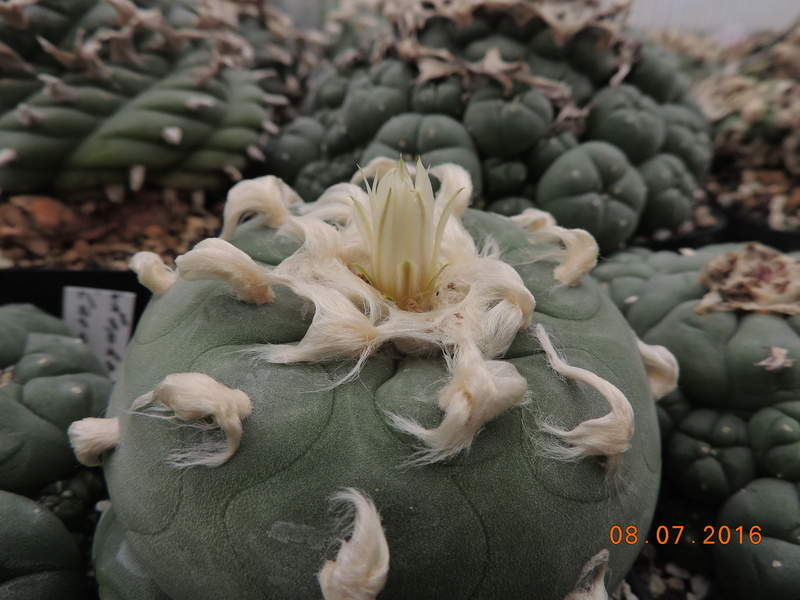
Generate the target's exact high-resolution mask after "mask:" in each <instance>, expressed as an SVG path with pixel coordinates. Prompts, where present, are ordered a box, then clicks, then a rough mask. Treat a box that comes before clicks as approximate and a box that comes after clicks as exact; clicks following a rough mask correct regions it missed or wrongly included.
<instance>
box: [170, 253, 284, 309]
mask: <svg viewBox="0 0 800 600" xmlns="http://www.w3.org/2000/svg"><path fill="white" fill-rule="evenodd" d="M175 262H176V264H177V265H178V274H179V275H180V276H181V277H182V278H183V279H186V280H187V281H200V280H219V281H224V282H225V283H227V284H228V285H230V286H231V288H233V291H234V292H235V293H236V297H237V298H238V299H239V300H241V301H242V302H248V303H250V304H265V303H267V302H271V301H272V300H273V299H274V298H275V294H274V293H273V292H272V288H271V287H270V284H273V283H279V281H278V280H276V279H275V278H274V277H273V276H271V273H270V271H269V270H268V269H266V268H265V267H263V266H261V265H259V264H258V263H257V262H256V261H254V260H253V259H252V258H250V256H248V255H247V254H246V253H244V252H242V251H241V250H239V249H238V248H237V247H235V246H234V245H232V244H230V243H229V242H226V241H225V240H222V239H219V238H209V239H206V240H203V241H202V242H200V243H199V244H197V245H196V246H195V247H194V249H193V250H190V251H189V252H187V253H186V254H184V255H183V256H179V257H178V258H177V259H176V260H175Z"/></svg>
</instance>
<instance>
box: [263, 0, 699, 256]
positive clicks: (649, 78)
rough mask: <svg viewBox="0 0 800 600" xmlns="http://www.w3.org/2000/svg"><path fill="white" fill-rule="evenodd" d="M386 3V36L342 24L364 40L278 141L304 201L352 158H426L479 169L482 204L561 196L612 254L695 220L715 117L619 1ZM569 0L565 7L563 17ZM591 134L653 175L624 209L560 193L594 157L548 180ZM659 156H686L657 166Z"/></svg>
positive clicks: (567, 211)
mask: <svg viewBox="0 0 800 600" xmlns="http://www.w3.org/2000/svg"><path fill="white" fill-rule="evenodd" d="M379 4H380V5H381V6H382V13H380V14H379V17H381V18H382V19H385V22H386V23H387V24H386V25H385V27H384V29H383V31H380V30H379V28H377V27H376V26H375V25H374V24H373V25H372V26H371V27H363V28H361V29H358V28H355V27H352V28H348V27H347V26H344V32H343V33H340V35H343V36H346V37H347V39H353V37H354V35H355V33H356V32H357V31H363V33H362V36H363V37H362V38H361V42H362V43H361V45H360V46H358V47H357V48H358V50H353V49H350V51H349V52H341V53H340V54H339V55H338V56H337V57H334V59H333V64H335V65H336V67H335V68H330V69H329V70H328V72H327V74H325V75H323V76H321V77H319V78H318V79H317V80H316V81H315V83H314V84H313V86H312V89H311V99H310V101H309V102H308V103H307V106H306V110H305V117H304V118H303V120H302V126H297V127H296V126H293V125H289V126H288V127H287V128H286V130H285V131H284V132H283V133H282V135H281V136H280V137H279V138H277V139H275V140H274V141H273V142H271V143H270V146H269V149H268V150H269V152H268V156H269V162H268V164H267V165H266V168H267V171H266V172H270V173H274V174H276V175H278V176H280V177H282V178H283V179H285V180H286V181H288V182H289V183H290V184H292V185H294V186H295V187H296V188H297V190H298V192H299V193H300V194H301V195H302V196H303V197H304V198H305V199H306V200H309V201H310V200H313V199H315V198H316V197H317V196H318V195H319V194H320V193H321V192H322V191H323V190H324V189H325V188H327V187H328V186H329V185H332V184H334V183H337V182H338V181H342V180H343V179H342V169H340V168H337V167H336V165H337V164H339V160H340V158H341V157H344V156H347V159H348V161H349V160H351V157H353V156H354V157H355V158H356V160H357V161H359V162H360V163H362V164H365V163H366V162H368V161H369V160H370V159H372V158H374V157H375V156H379V155H383V156H389V157H391V158H395V157H396V156H398V155H399V154H408V155H414V154H415V153H421V154H422V156H423V158H424V160H426V161H428V162H429V163H430V164H434V165H435V164H441V163H443V162H447V161H449V160H456V161H457V162H459V164H461V165H462V166H464V167H465V168H467V169H468V170H469V171H470V173H471V175H472V178H473V181H474V184H475V198H474V199H473V204H474V205H475V206H484V207H488V208H489V209H490V210H497V211H501V212H503V213H504V214H516V212H519V211H520V210H521V209H522V208H524V207H531V206H541V207H544V206H545V204H547V207H546V208H547V210H548V211H551V212H553V213H554V214H556V215H557V218H558V221H559V223H561V224H562V225H565V226H568V227H587V228H588V229H589V231H590V232H591V233H592V234H593V235H595V237H597V239H598V240H599V241H600V246H601V250H603V251H610V250H612V249H615V248H616V247H618V246H619V245H620V244H622V243H623V242H624V241H625V240H627V239H628V238H630V237H631V236H632V235H633V234H634V232H636V231H639V232H641V233H642V234H647V235H649V234H651V233H653V232H654V231H655V230H662V229H666V230H674V229H675V228H677V226H678V225H679V224H680V222H682V221H683V220H685V219H686V218H687V217H688V215H689V207H688V206H687V202H688V203H691V202H692V201H693V199H694V195H695V194H696V192H697V189H698V185H697V180H698V178H700V177H702V176H703V175H704V174H705V172H706V171H707V169H708V167H709V163H710V156H711V141H710V137H709V135H708V131H707V124H706V121H705V117H704V116H703V115H702V112H701V111H700V110H699V108H698V107H697V105H696V103H695V102H694V101H693V100H692V98H691V94H690V91H689V82H688V80H687V79H686V78H685V77H684V76H683V75H682V74H681V73H680V69H679V66H678V63H677V61H676V60H674V59H673V58H672V57H671V56H670V55H669V54H668V53H667V52H666V51H663V50H661V49H660V48H658V47H656V46H655V45H653V44H652V43H649V42H647V41H646V40H644V41H643V40H640V39H638V38H637V37H636V36H634V35H633V34H631V33H630V32H628V31H625V30H623V27H622V15H621V12H620V10H619V9H608V10H606V9H600V8H598V7H597V6H596V5H595V4H594V3H589V2H580V1H573V2H560V3H555V2H536V1H528V2H520V3H515V4H513V6H512V5H511V4H509V3H506V2H493V1H492V0H487V1H486V2H483V3H458V2H455V3H448V4H446V5H444V4H442V5H439V4H438V3H425V2H411V3H394V2H383V3H379ZM556 6H557V9H558V10H561V11H562V12H563V14H564V15H566V16H562V17H563V18H561V19H560V20H559V19H557V18H555V17H554V16H553V14H554V13H553V11H554V10H556ZM355 10H356V11H357V10H359V9H358V8H357V9H355ZM360 10H361V13H363V12H364V8H363V6H362V7H360ZM409 15H410V16H409ZM336 17H337V18H339V19H343V17H342V15H341V14H339V13H336ZM341 30H342V27H340V28H339V29H338V31H340V32H341ZM356 37H357V36H356ZM331 46H332V47H333V48H340V46H339V45H338V44H337V41H336V40H334V41H333V42H332V43H331ZM312 122H314V123H315V125H314V126H312V125H311V123H312ZM420 124H422V125H420ZM465 133H466V135H465ZM443 140H446V142H445V141H443ZM586 142H592V143H597V142H605V143H607V144H609V145H611V146H613V147H614V148H616V149H617V150H619V151H621V154H622V158H619V157H617V155H616V153H614V152H610V153H609V157H608V160H609V161H612V162H620V166H619V168H621V169H623V170H624V171H625V172H626V173H629V174H628V175H627V176H628V178H637V179H641V177H642V176H645V177H646V182H645V183H641V182H639V183H638V185H637V187H639V188H641V191H638V192H637V193H636V194H635V198H633V199H628V198H626V199H625V200H624V201H623V203H624V204H626V205H627V206H628V208H627V210H626V211H625V212H626V214H625V215H624V216H620V215H619V214H617V211H616V210H615V209H614V208H613V206H615V205H616V204H617V202H615V201H614V200H608V199H607V198H606V196H605V194H606V190H604V189H602V186H599V187H600V189H597V188H598V186H588V187H587V189H585V190H581V193H580V196H579V197H580V198H581V200H580V201H578V200H576V199H575V198H576V197H577V196H568V197H567V198H564V199H562V198H560V197H558V198H557V197H555V196H554V195H553V194H552V193H549V189H547V188H549V187H564V186H569V185H570V184H569V183H568V182H567V181H564V177H565V176H566V174H569V173H572V172H576V173H578V175H577V177H579V178H581V179H583V180H586V179H592V178H593V177H595V175H594V167H593V166H592V165H591V164H588V163H586V161H584V160H582V159H581V158H580V157H582V156H583V155H582V154H580V153H575V154H571V155H570V156H571V157H573V158H563V160H562V161H561V162H560V163H559V166H558V170H559V172H560V173H561V175H555V174H551V175H550V176H549V178H548V181H549V183H548V184H547V185H545V184H544V183H543V182H544V178H545V175H546V174H547V171H548V168H549V167H551V166H552V168H553V169H556V166H555V165H554V162H555V159H556V158H559V157H562V156H565V154H566V153H567V151H568V150H574V146H576V145H577V144H579V143H580V144H583V143H586ZM298 146H302V147H303V148H304V153H303V158H302V159H300V158H298V157H296V156H295V155H294V153H293V150H294V149H295V148H297V147H298ZM656 154H659V155H662V154H663V155H668V156H670V157H672V158H674V159H675V161H676V162H670V161H669V160H667V161H665V160H663V159H659V162H658V163H656V164H652V163H649V162H648V161H650V160H651V159H653V160H655V158H654V157H655V156H656ZM645 164H647V165H648V166H647V167H644V165H645ZM584 169H588V171H585V170H584ZM642 169H644V171H642ZM655 172H657V173H658V174H656V173H655ZM651 188H652V189H651ZM610 195H611V196H613V193H610ZM545 198H546V200H545ZM646 205H649V208H648V209H647V211H648V213H647V217H646V218H644V219H643V220H642V211H643V210H645V206H646ZM607 206H608V207H609V208H606V207H607ZM584 213H589V216H586V215H585V214H584ZM640 220H641V224H640Z"/></svg>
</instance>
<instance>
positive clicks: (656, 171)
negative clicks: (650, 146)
mask: <svg viewBox="0 0 800 600" xmlns="http://www.w3.org/2000/svg"><path fill="white" fill-rule="evenodd" d="M638 171H639V174H640V175H641V176H642V179H643V180H644V184H645V186H646V187H647V201H646V202H645V206H644V210H643V211H642V216H641V219H640V221H639V232H640V233H643V234H650V233H652V232H654V231H658V230H659V229H661V230H664V229H666V230H674V229H677V227H678V226H679V225H680V224H681V223H683V222H684V221H685V220H686V219H688V218H689V215H690V214H691V212H692V206H693V205H694V199H695V196H696V195H697V194H698V193H699V191H700V189H699V187H698V186H697V182H696V181H695V180H694V177H692V175H691V173H689V171H688V170H687V168H686V166H685V164H684V163H683V162H682V161H681V160H680V159H679V158H676V157H675V156H674V155H672V154H657V155H656V156H654V157H653V158H651V159H650V160H648V161H646V162H644V163H642V164H640V165H639V166H638Z"/></svg>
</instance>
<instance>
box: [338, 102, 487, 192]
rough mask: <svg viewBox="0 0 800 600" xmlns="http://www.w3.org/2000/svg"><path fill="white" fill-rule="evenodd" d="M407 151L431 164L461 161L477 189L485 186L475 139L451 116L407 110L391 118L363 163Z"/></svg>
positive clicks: (365, 155)
mask: <svg viewBox="0 0 800 600" xmlns="http://www.w3.org/2000/svg"><path fill="white" fill-rule="evenodd" d="M403 154H411V155H414V156H416V155H420V156H422V157H423V160H424V161H425V162H426V163H427V164H429V165H441V164H444V163H457V164H460V165H461V166H463V167H464V168H465V169H467V171H469V174H470V175H471V177H472V182H473V185H474V186H475V188H476V189H477V190H481V189H482V188H483V175H482V172H481V167H480V162H479V159H478V153H477V150H476V149H475V146H474V143H473V141H472V138H471V137H470V135H469V133H468V132H467V130H466V129H465V128H464V126H463V125H462V124H461V123H459V122H458V121H456V120H455V119H453V118H451V117H448V116H445V115H423V114H416V113H406V114H402V115H398V116H396V117H394V118H392V119H390V120H389V121H387V122H386V123H385V124H384V125H383V127H381V129H380V130H379V131H378V133H377V134H376V135H375V141H374V142H372V143H371V144H370V145H369V146H367V148H366V149H365V150H364V153H363V154H362V155H361V159H360V161H359V164H367V163H368V162H369V161H371V160H372V159H374V158H377V157H380V156H390V157H392V158H396V157H397V156H401V155H403ZM332 183H333V182H332Z"/></svg>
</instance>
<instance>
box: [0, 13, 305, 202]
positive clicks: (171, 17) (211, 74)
mask: <svg viewBox="0 0 800 600" xmlns="http://www.w3.org/2000/svg"><path fill="white" fill-rule="evenodd" d="M297 37H298V34H297V32H296V31H295V30H294V29H292V28H291V25H290V24H289V23H288V22H287V21H286V20H285V17H282V16H281V15H279V14H278V13H277V12H276V11H275V10H274V9H272V8H270V7H268V6H267V5H266V4H265V3H259V2H248V3H244V2H214V3H212V2H206V1H200V0H198V1H194V0H181V1H180V2H168V1H165V0H136V1H135V2H134V1H132V0H79V1H72V2H68V3H66V4H65V3H63V2H57V1H56V0H34V1H33V2H31V1H27V0H23V1H20V2H18V1H16V0H12V1H11V2H10V3H4V4H3V7H2V10H0V57H2V60H0V190H2V193H3V194H14V193H31V192H49V193H58V194H61V195H70V194H77V193H81V192H85V191H87V190H97V189H102V188H105V189H106V191H107V193H108V194H109V196H111V197H112V199H121V197H124V194H125V190H126V189H127V188H130V189H131V190H134V191H135V190H138V189H139V188H141V187H142V186H143V185H144V184H145V183H152V184H156V185H158V186H161V187H164V188H173V189H190V190H206V189H213V188H220V187H222V186H224V185H226V184H228V183H229V182H230V181H236V180H238V179H241V177H242V175H241V172H242V170H244V169H245V167H246V166H247V165H249V164H251V163H253V162H255V161H258V160H263V158H264V157H263V152H262V149H263V147H264V144H265V136H266V132H267V131H273V130H274V129H276V128H277V125H276V124H275V123H273V122H272V120H273V119H274V118H277V117H275V115H274V112H275V109H276V107H280V106H284V105H286V104H288V103H289V97H288V96H296V95H298V94H299V93H300V92H301V89H300V87H301V86H300V78H302V77H303V76H304V75H303V68H304V67H302V66H300V65H299V63H300V62H301V61H303V60H305V59H304V58H301V55H302V53H301V47H300V45H299V42H298V40H297ZM302 56H304V55H302Z"/></svg>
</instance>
